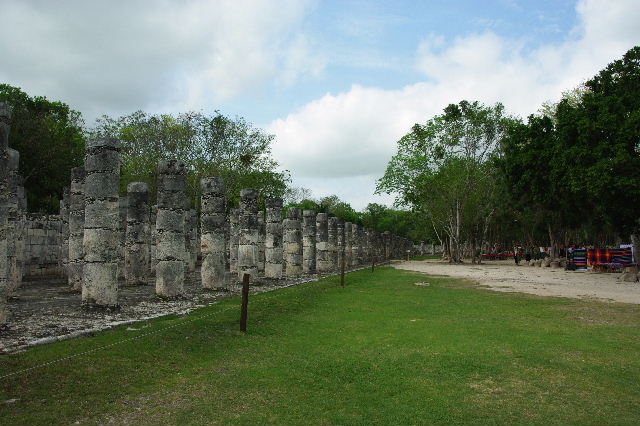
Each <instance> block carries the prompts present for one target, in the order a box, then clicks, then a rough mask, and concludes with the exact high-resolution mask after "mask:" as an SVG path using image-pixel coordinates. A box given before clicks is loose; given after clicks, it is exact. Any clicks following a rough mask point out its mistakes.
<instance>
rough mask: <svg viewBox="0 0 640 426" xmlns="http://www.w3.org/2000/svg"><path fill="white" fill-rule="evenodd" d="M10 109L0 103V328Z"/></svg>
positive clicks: (4, 318)
mask: <svg viewBox="0 0 640 426" xmlns="http://www.w3.org/2000/svg"><path fill="white" fill-rule="evenodd" d="M10 119H11V109H10V108H9V104H7V103H5V102H0V326H2V325H5V324H6V323H7V322H8V320H9V309H8V307H7V294H8V288H7V286H8V282H7V272H8V267H7V263H8V258H7V205H6V204H7V198H8V196H9V194H8V192H9V188H8V185H9V183H8V178H9V172H8V170H9V153H8V152H7V148H8V147H9V129H10V126H9V121H10Z"/></svg>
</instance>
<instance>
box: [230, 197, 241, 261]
mask: <svg viewBox="0 0 640 426" xmlns="http://www.w3.org/2000/svg"><path fill="white" fill-rule="evenodd" d="M239 219H240V209H231V210H230V211H229V270H230V271H231V272H232V273H238V240H239V238H240V231H239Z"/></svg>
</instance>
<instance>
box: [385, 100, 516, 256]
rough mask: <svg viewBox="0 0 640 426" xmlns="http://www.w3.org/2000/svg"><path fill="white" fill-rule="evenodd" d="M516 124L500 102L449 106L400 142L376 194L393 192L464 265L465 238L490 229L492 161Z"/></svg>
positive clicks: (398, 201) (399, 201)
mask: <svg viewBox="0 0 640 426" xmlns="http://www.w3.org/2000/svg"><path fill="white" fill-rule="evenodd" d="M512 122H513V119H511V118H509V117H507V116H505V114H504V107H503V106H502V105H501V104H496V105H494V106H489V107H488V106H484V105H482V104H480V103H478V102H468V101H462V102H460V103H458V104H451V105H449V106H447V107H446V108H445V109H444V113H443V114H441V115H438V116H436V117H434V118H432V119H430V120H428V121H427V123H426V124H424V125H420V124H415V125H414V126H413V128H412V129H411V132H410V133H408V134H407V135H405V136H403V137H402V138H401V139H400V140H399V141H398V152H397V153H396V155H394V156H393V158H392V159H391V161H390V162H389V165H388V166H387V170H386V172H385V174H384V176H383V177H382V178H381V179H380V180H379V181H378V186H377V188H376V192H386V193H394V194H396V196H397V197H396V203H397V204H398V205H404V206H409V207H411V208H412V209H413V210H414V211H416V212H420V213H422V214H423V220H425V221H427V222H430V224H431V226H432V228H433V229H434V232H435V233H436V234H438V235H440V234H443V236H442V237H439V238H440V239H441V240H444V241H446V245H447V247H448V251H449V258H450V260H451V261H453V262H459V261H461V258H462V252H461V243H462V242H463V240H471V241H476V240H474V239H473V238H469V233H470V232H471V231H470V230H471V229H474V228H475V229H482V230H483V231H484V230H486V229H487V227H486V226H484V225H482V224H483V223H484V222H487V221H489V220H490V219H491V216H492V212H493V207H492V206H491V205H489V204H487V205H484V204H486V202H488V201H490V200H493V198H494V197H493V196H492V195H491V194H492V193H493V192H494V188H495V179H494V172H493V171H492V159H493V157H494V156H495V155H496V154H497V152H498V147H499V144H500V142H501V141H502V139H503V137H504V135H505V132H506V129H507V127H508V126H510V125H511V123H512ZM476 222H477V223H476ZM465 230H466V231H465ZM465 234H467V235H465ZM479 239H480V240H481V239H482V238H479ZM474 251H475V250H474Z"/></svg>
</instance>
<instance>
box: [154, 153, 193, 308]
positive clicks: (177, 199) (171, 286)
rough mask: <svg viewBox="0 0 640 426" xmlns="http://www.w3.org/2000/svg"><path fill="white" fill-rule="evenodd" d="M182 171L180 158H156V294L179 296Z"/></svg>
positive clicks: (181, 285) (182, 269)
mask: <svg viewBox="0 0 640 426" xmlns="http://www.w3.org/2000/svg"><path fill="white" fill-rule="evenodd" d="M185 175H186V171H185V165H184V163H183V162H182V161H177V160H161V161H159V162H158V212H157V217H156V260H157V262H156V294H157V295H158V296H160V297H165V298H175V297H182V296H183V294H184V281H185V262H184V259H185V255H186V253H185V237H184V219H185V214H184V210H185V209H184V207H185V188H186V178H185Z"/></svg>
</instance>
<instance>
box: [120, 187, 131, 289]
mask: <svg viewBox="0 0 640 426" xmlns="http://www.w3.org/2000/svg"><path fill="white" fill-rule="evenodd" d="M128 205H129V200H128V199H127V196H126V195H125V196H124V197H120V198H119V199H118V215H119V217H120V222H119V226H118V235H120V244H118V279H119V280H124V279H125V270H126V268H125V266H124V252H125V246H126V244H127V241H126V234H127V208H128V207H127V206H128Z"/></svg>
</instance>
